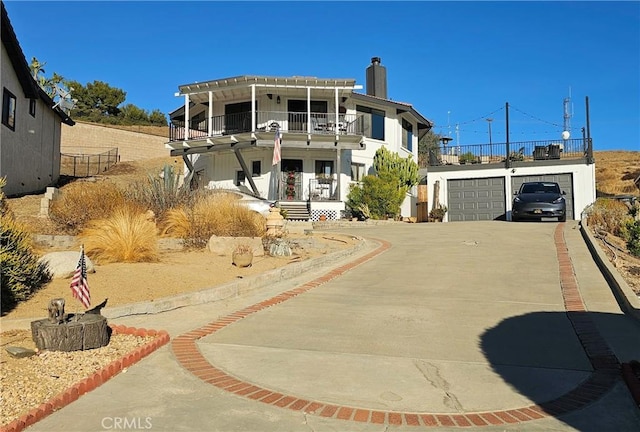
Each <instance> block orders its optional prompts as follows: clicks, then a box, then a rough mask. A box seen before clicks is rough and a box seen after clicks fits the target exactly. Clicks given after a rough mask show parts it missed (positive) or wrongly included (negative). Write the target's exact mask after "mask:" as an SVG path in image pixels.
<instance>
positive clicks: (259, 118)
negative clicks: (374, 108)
mask: <svg viewBox="0 0 640 432" xmlns="http://www.w3.org/2000/svg"><path fill="white" fill-rule="evenodd" d="M189 126H190V129H189V138H187V137H186V133H185V130H186V129H185V122H184V120H172V121H171V124H170V125H169V140H170V141H183V140H185V139H201V138H204V137H220V136H224V135H233V134H239V133H247V132H265V131H271V132H275V131H276V129H278V128H280V132H281V133H311V134H323V135H335V134H339V135H362V134H363V131H364V119H363V118H362V116H357V115H355V114H339V115H338V118H337V121H336V115H335V113H311V115H307V113H300V112H286V111H258V112H256V124H255V127H254V125H252V124H251V112H243V113H237V114H227V115H219V116H213V117H212V118H211V131H209V129H208V128H209V119H208V118H207V119H202V120H198V121H191V124H190V125H189Z"/></svg>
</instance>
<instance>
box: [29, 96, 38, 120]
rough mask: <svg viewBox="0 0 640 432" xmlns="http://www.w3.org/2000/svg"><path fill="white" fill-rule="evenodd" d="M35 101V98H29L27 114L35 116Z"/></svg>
mask: <svg viewBox="0 0 640 432" xmlns="http://www.w3.org/2000/svg"><path fill="white" fill-rule="evenodd" d="M36 103H37V101H36V100H35V99H29V114H31V117H35V116H36Z"/></svg>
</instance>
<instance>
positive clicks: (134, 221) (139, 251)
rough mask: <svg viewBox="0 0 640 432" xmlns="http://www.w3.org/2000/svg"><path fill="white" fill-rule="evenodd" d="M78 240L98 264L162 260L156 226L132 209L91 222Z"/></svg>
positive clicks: (121, 209) (124, 209)
mask: <svg viewBox="0 0 640 432" xmlns="http://www.w3.org/2000/svg"><path fill="white" fill-rule="evenodd" d="M79 240H80V241H82V242H83V244H84V247H85V251H86V253H87V255H89V256H90V257H91V259H93V260H95V261H96V262H97V263H112V262H155V261H158V259H159V254H158V238H157V235H156V225H155V223H153V222H152V221H150V220H149V219H148V218H147V216H146V215H145V214H144V213H142V212H140V211H139V210H136V209H133V208H131V207H126V206H125V207H121V208H119V209H117V210H115V211H114V212H113V213H112V214H111V215H110V216H109V217H107V218H105V219H98V220H92V221H90V222H89V223H88V225H87V227H86V228H85V229H84V230H82V232H81V233H80V235H79Z"/></svg>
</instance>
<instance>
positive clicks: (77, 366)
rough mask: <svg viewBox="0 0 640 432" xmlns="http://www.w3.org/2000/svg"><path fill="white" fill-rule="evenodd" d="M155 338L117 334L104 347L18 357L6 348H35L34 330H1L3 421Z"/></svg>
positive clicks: (0, 404)
mask: <svg viewBox="0 0 640 432" xmlns="http://www.w3.org/2000/svg"><path fill="white" fill-rule="evenodd" d="M153 339H154V337H137V336H133V335H126V334H114V335H112V337H111V340H110V342H109V345H107V346H105V347H102V348H97V349H93V350H86V351H72V352H61V351H42V352H40V353H38V355H35V356H32V357H25V358H15V357H13V356H11V355H9V354H8V353H7V352H6V351H5V348H6V347H8V346H19V347H23V348H30V349H35V344H34V343H33V340H32V338H31V332H30V331H28V330H11V331H7V332H3V333H1V334H0V341H1V352H0V364H1V367H0V409H1V412H0V425H6V424H8V423H11V422H12V421H13V420H15V419H17V418H18V417H20V416H21V415H23V414H26V413H27V412H29V411H30V410H32V409H33V408H36V407H38V406H40V405H41V404H42V403H44V402H47V401H49V400H50V399H52V398H53V397H54V396H56V395H57V394H59V393H61V392H63V391H65V390H66V389H68V388H69V387H71V386H72V385H73V384H75V383H77V382H79V381H82V380H83V379H84V378H87V377H89V376H91V375H92V374H93V373H94V372H96V371H98V370H100V369H102V368H103V367H104V366H106V365H108V364H109V363H111V362H112V361H114V360H116V359H119V358H122V357H123V356H124V355H125V354H127V353H129V352H131V351H133V350H134V349H136V348H137V347H139V346H142V345H145V344H146V343H148V342H150V341H151V340H153ZM123 372H126V369H125V370H123Z"/></svg>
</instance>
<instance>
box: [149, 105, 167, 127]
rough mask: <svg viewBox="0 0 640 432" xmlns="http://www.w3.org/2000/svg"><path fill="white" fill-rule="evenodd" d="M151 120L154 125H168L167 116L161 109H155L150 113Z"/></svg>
mask: <svg viewBox="0 0 640 432" xmlns="http://www.w3.org/2000/svg"><path fill="white" fill-rule="evenodd" d="M149 121H150V122H151V124H152V125H156V126H166V125H167V116H165V115H164V114H163V113H162V112H161V111H160V110H159V109H157V108H156V109H154V110H153V111H151V114H149Z"/></svg>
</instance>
